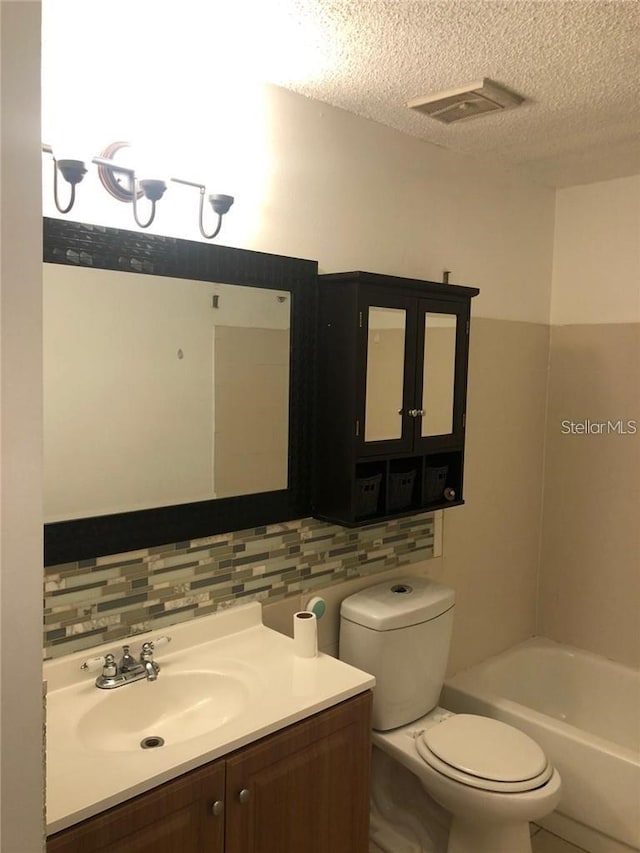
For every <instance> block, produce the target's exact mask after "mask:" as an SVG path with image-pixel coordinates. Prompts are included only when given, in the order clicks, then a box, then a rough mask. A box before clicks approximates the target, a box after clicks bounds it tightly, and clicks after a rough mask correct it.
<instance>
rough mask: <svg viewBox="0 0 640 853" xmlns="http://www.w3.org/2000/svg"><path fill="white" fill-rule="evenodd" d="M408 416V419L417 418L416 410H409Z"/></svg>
mask: <svg viewBox="0 0 640 853" xmlns="http://www.w3.org/2000/svg"><path fill="white" fill-rule="evenodd" d="M408 414H409V417H410V418H417V417H418V410H417V409H409V413H408Z"/></svg>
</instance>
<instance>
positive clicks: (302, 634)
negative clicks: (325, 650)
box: [293, 610, 318, 658]
mask: <svg viewBox="0 0 640 853" xmlns="http://www.w3.org/2000/svg"><path fill="white" fill-rule="evenodd" d="M293 650H294V654H295V656H296V657H299V658H314V657H316V655H317V654H318V620H317V618H316V614H315V613H310V612H309V611H308V610H300V611H299V612H298V613H294V614H293Z"/></svg>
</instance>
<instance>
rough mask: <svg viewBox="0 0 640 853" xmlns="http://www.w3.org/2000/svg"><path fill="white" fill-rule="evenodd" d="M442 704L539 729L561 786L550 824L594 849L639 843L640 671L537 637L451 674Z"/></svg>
mask: <svg viewBox="0 0 640 853" xmlns="http://www.w3.org/2000/svg"><path fill="white" fill-rule="evenodd" d="M441 703H442V705H443V706H444V707H445V708H449V709H450V710H451V711H457V712H465V711H466V712H470V713H475V714H484V715H485V716H489V717H495V718H496V719H498V720H503V721H504V722H506V723H511V724H512V725H514V726H517V727H518V728H519V729H522V731H525V732H527V734H529V735H531V737H533V738H534V739H535V740H536V741H537V742H538V743H539V744H540V745H541V746H542V748H543V749H544V750H545V752H546V753H547V755H548V757H549V758H550V760H551V761H552V763H553V764H554V765H555V766H556V767H557V768H558V770H559V771H560V775H561V776H562V782H563V793H562V799H561V802H560V805H559V807H558V809H557V811H556V812H554V814H553V815H550V817H549V818H547V819H546V820H544V821H542V824H543V826H545V827H546V828H548V829H550V830H551V831H553V832H555V833H557V834H558V835H561V836H562V837H564V838H566V839H567V840H568V841H571V842H573V843H574V844H577V845H579V846H580V847H583V848H584V849H586V850H589V851H592V853H622V851H629V850H640V672H639V671H638V670H634V669H631V668H630V667H626V666H622V665H621V664H617V663H613V662H612V661H609V660H607V659H606V658H602V657H599V656H597V655H593V654H590V653H588V652H583V651H580V650H579V649H573V648H570V647H568V646H562V645H560V644H558V643H554V642H552V641H550V640H545V639H542V638H535V639H532V640H528V641H527V642H525V643H522V644H520V645H518V646H514V648H512V649H509V650H508V651H506V652H504V653H502V654H500V655H497V656H496V657H493V658H489V659H488V660H486V661H484V662H483V663H481V664H478V665H477V666H474V667H472V668H471V669H468V670H465V671H464V672H461V673H459V674H458V675H455V676H454V677H452V678H450V679H449V680H448V681H447V683H446V685H445V688H444V692H443V694H442V700H441Z"/></svg>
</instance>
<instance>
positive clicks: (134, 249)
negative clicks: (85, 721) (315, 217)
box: [43, 218, 318, 566]
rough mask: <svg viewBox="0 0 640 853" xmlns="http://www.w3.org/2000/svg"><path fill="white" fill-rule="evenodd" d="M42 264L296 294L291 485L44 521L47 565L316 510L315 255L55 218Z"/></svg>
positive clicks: (48, 223)
mask: <svg viewBox="0 0 640 853" xmlns="http://www.w3.org/2000/svg"><path fill="white" fill-rule="evenodd" d="M43 260H44V261H45V262H46V263H53V264H67V265H70V266H76V267H77V266H81V267H88V268H91V267H95V268H98V269H108V270H119V271H121V272H138V273H146V274H148V275H158V276H171V277H173V278H185V279H191V280H196V281H206V282H220V283H224V284H241V285H245V286H248V287H259V288H271V289H276V290H287V291H289V292H290V293H291V294H292V311H291V359H290V375H289V380H290V384H289V478H288V488H287V489H283V490H281V491H276V492H263V493H260V494H254V495H242V496H239V497H232V498H220V499H217V500H209V501H198V502H197V503H188V504H179V505H175V506H164V507H158V508H157V509H145V510H137V511H135V512H123V513H117V514H113V515H101V516H94V517H92V518H80V519H74V520H72V521H60V522H53V523H50V524H45V527H44V563H45V566H52V565H57V564H60V563H68V562H74V561H77V560H88V559H92V558H94V557H98V556H103V555H105V554H118V553H121V552H123V551H134V550H137V549H139V548H149V547H153V546H157V545H164V544H169V543H174V542H187V541H189V540H191V539H198V538H202V537H205V536H212V535H214V534H216V533H226V532H230V531H233V530H241V529H243V528H248V527H258V526H262V525H265V524H274V523H276V522H280V521H287V520H291V519H294V518H303V517H305V516H307V515H309V514H310V459H311V400H312V391H313V381H312V365H313V346H314V344H313V336H314V321H313V314H314V305H315V293H316V287H317V275H318V264H317V262H316V261H309V260H302V259H300V258H289V257H286V256H283V255H270V254H266V253H263V252H254V251H248V250H245V249H234V248H229V247H226V246H218V245H215V244H211V243H202V242H192V241H190V240H180V239H177V238H174V237H161V236H157V235H153V234H141V233H139V232H135V231H125V230H122V229H115V228H107V227H102V226H98V225H89V224H84V223H81V222H69V221H66V220H61V219H49V218H45V219H44V251H43Z"/></svg>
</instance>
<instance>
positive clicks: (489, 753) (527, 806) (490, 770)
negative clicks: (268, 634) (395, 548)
mask: <svg viewBox="0 0 640 853" xmlns="http://www.w3.org/2000/svg"><path fill="white" fill-rule="evenodd" d="M454 601H455V597H454V592H453V590H451V589H448V588H447V587H444V586H442V585H441V584H437V583H435V582H433V581H430V580H427V579H425V578H408V579H407V580H403V581H399V582H395V583H383V584H378V585H376V586H372V587H369V588H368V589H365V590H362V591H361V592H358V593H356V594H355V595H352V596H349V598H346V599H345V600H344V601H343V602H342V607H341V611H340V658H341V659H342V660H343V661H345V662H346V663H350V664H352V665H353V666H356V667H358V668H359V669H363V670H365V671H366V672H370V673H371V674H372V675H374V676H375V678H376V686H375V689H374V694H373V729H374V732H373V743H374V745H375V746H377V747H379V749H381V750H383V751H384V752H385V753H387V754H388V755H389V756H391V757H392V758H394V759H395V760H396V761H398V762H400V763H401V764H402V765H404V767H406V768H407V769H408V770H410V771H411V772H412V773H414V774H415V775H416V776H417V777H418V779H419V780H420V782H421V783H422V785H423V787H424V789H425V790H426V791H427V793H428V794H429V795H430V796H431V797H432V798H433V800H435V801H436V802H437V803H439V804H440V805H441V806H443V807H444V808H445V809H446V810H447V812H449V813H450V814H451V829H450V834H449V843H448V847H447V851H448V853H531V841H530V834H529V821H532V820H537V819H539V818H541V817H543V816H545V815H547V814H549V812H551V811H553V809H554V808H555V807H556V805H557V804H558V801H559V799H560V788H561V782H560V776H559V775H558V772H557V771H556V770H555V769H554V768H553V767H552V766H551V764H550V763H549V761H548V760H547V757H546V755H545V754H544V752H543V751H542V749H541V748H540V747H539V746H538V744H537V743H536V742H535V741H534V740H532V739H531V738H530V737H529V736H528V735H525V734H524V733H523V732H520V731H519V730H518V729H515V728H514V727H513V726H508V725H506V724H505V723H501V722H498V721H497V720H492V719H489V718H488V717H480V716H476V715H471V714H452V713H451V712H450V711H446V710H444V709H443V708H439V707H437V703H438V699H439V696H440V691H441V689H442V685H443V682H444V676H445V671H446V666H447V657H448V654H449V641H450V638H451V628H452V624H453V608H454ZM373 784H374V786H375V778H374V780H373Z"/></svg>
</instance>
